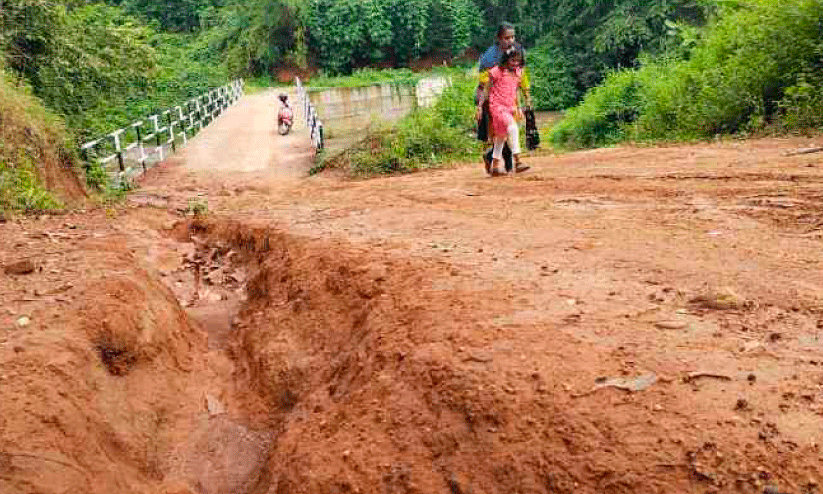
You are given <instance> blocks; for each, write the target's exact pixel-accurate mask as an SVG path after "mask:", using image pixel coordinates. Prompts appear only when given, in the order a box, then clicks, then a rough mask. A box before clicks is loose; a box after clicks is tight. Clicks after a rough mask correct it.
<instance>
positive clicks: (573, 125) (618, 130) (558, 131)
mask: <svg viewBox="0 0 823 494" xmlns="http://www.w3.org/2000/svg"><path fill="white" fill-rule="evenodd" d="M639 98H640V97H639V95H638V84H637V76H636V73H635V72H633V71H622V72H613V73H611V74H609V75H608V76H606V82H605V83H604V84H603V85H602V86H600V87H597V88H594V89H592V90H591V91H590V92H589V93H588V94H587V95H586V98H585V99H584V100H583V103H581V104H580V105H579V106H577V107H575V108H572V109H570V110H569V111H568V112H567V113H566V116H565V117H564V118H563V120H561V121H560V123H558V124H557V125H555V126H554V127H553V128H552V130H551V132H550V133H549V140H550V141H551V142H553V143H554V144H556V145H559V146H566V147H572V148H584V147H594V146H603V145H607V144H614V143H616V142H619V141H621V140H623V139H624V138H626V130H627V125H628V124H630V123H632V122H634V121H635V119H636V118H637V116H638V112H639V110H640V99H639Z"/></svg>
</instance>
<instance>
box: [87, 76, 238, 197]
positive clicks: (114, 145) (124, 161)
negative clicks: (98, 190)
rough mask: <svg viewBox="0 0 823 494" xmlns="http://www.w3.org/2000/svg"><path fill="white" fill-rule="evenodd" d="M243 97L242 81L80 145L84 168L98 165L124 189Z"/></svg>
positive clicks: (236, 81)
mask: <svg viewBox="0 0 823 494" xmlns="http://www.w3.org/2000/svg"><path fill="white" fill-rule="evenodd" d="M242 95H243V80H242V79H238V80H235V81H234V82H232V83H230V84H227V85H226V86H223V87H219V88H216V89H212V90H211V91H209V92H207V93H204V94H202V95H200V96H198V97H196V98H193V99H190V100H188V101H186V102H185V103H182V104H180V105H177V106H174V107H172V108H169V109H168V110H165V111H163V112H160V113H158V114H156V115H151V116H149V117H147V118H146V119H144V120H138V121H136V122H134V123H132V124H131V125H128V126H126V127H123V128H122V129H117V130H115V131H114V132H111V133H110V134H107V135H105V136H103V137H101V138H99V139H95V140H93V141H89V142H87V143H85V144H83V145H82V146H80V153H81V155H82V158H83V160H84V161H85V163H86V166H87V167H88V166H91V164H93V163H95V162H97V163H99V164H100V165H102V166H103V169H104V170H106V171H107V172H109V176H110V177H111V178H112V181H113V183H115V184H117V185H120V186H123V185H125V184H128V183H130V182H131V181H132V180H133V179H134V178H135V177H137V176H139V175H141V174H143V173H145V172H146V170H148V169H149V168H150V167H151V166H153V165H154V164H155V163H157V162H159V161H162V160H164V159H165V158H166V157H167V156H168V155H170V154H171V153H174V152H175V151H176V150H177V147H178V144H182V145H183V146H185V145H186V144H187V143H188V140H189V138H190V137H193V136H194V135H195V134H197V132H199V131H200V129H202V128H203V127H205V126H207V125H208V124H210V123H211V122H213V121H214V119H216V118H217V117H218V116H219V115H220V114H221V113H222V112H223V110H225V109H226V108H228V107H229V106H230V105H232V104H234V103H235V102H236V101H237V100H238V99H240V97H241V96H242Z"/></svg>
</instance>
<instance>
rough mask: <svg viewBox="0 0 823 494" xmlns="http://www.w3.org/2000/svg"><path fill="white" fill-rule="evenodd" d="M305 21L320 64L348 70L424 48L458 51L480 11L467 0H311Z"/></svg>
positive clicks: (395, 61)
mask: <svg viewBox="0 0 823 494" xmlns="http://www.w3.org/2000/svg"><path fill="white" fill-rule="evenodd" d="M307 23H308V26H307V27H308V32H309V39H310V40H311V45H312V47H313V49H314V50H315V51H316V53H317V55H318V57H319V61H320V64H321V65H322V66H323V67H324V68H326V69H327V70H329V71H331V72H333V73H341V72H342V73H348V72H350V71H351V70H352V69H353V68H354V67H358V66H362V65H367V64H374V63H381V62H387V63H389V64H390V65H394V66H397V65H403V64H405V63H407V62H408V61H410V60H411V59H413V58H414V57H417V56H420V55H422V54H424V53H431V52H438V51H440V52H448V53H450V54H452V55H456V54H459V53H462V52H463V51H464V50H465V49H466V48H468V47H469V43H470V41H471V37H472V34H473V33H474V32H476V31H477V30H478V29H479V28H480V17H479V15H478V13H477V9H476V7H475V5H474V4H473V3H472V1H471V0H311V1H310V5H309V8H308V13H307Z"/></svg>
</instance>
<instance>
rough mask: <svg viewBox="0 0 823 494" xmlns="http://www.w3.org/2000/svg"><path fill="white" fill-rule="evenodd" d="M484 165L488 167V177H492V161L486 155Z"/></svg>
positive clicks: (484, 155)
mask: <svg viewBox="0 0 823 494" xmlns="http://www.w3.org/2000/svg"><path fill="white" fill-rule="evenodd" d="M483 164H484V165H485V166H486V175H491V174H492V159H491V158H490V157H489V156H488V155H486V154H483Z"/></svg>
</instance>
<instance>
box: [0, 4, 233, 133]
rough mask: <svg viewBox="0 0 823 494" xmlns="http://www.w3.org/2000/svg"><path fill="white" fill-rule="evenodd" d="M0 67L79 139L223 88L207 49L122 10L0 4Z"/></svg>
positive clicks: (93, 6) (100, 6) (221, 72)
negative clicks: (0, 62) (1, 61)
mask: <svg viewBox="0 0 823 494" xmlns="http://www.w3.org/2000/svg"><path fill="white" fill-rule="evenodd" d="M0 35H2V36H0V44H1V45H2V51H3V52H4V53H5V54H6V65H7V67H8V68H9V69H11V71H12V73H14V74H16V75H17V77H18V78H19V79H20V80H21V81H24V82H25V83H26V84H28V85H30V86H31V88H32V90H33V92H34V94H35V95H36V96H38V97H39V98H41V99H42V100H43V102H44V103H45V104H46V106H48V107H49V108H50V109H52V110H53V111H55V112H56V113H58V114H60V115H62V116H63V117H64V118H65V119H66V123H67V124H68V126H69V127H70V128H71V129H73V130H75V131H76V132H77V133H78V134H79V137H80V138H86V137H91V136H94V135H98V134H100V133H103V132H109V131H111V130H112V129H113V128H116V127H117V126H120V125H124V124H127V123H129V122H130V121H132V120H134V119H136V118H138V117H141V116H144V115H145V114H146V113H148V112H149V111H152V110H154V109H157V108H163V107H165V106H167V105H172V104H176V103H178V102H179V101H181V100H182V99H184V98H187V97H190V96H193V95H194V94H196V93H199V92H201V91H203V90H205V89H206V88H208V87H214V86H217V85H221V84H223V83H225V81H226V79H227V72H226V70H225V69H224V68H223V65H222V64H221V63H220V61H219V60H217V59H215V58H214V54H210V53H209V52H208V50H207V45H204V44H203V43H202V42H201V43H199V44H198V43H196V42H194V41H193V40H194V38H191V37H190V36H189V37H186V36H184V35H172V34H162V33H158V32H156V31H155V30H153V29H152V28H150V27H148V26H147V25H146V24H144V23H143V22H141V21H140V20H139V19H137V18H135V17H132V16H130V15H127V14H125V13H124V11H123V9H122V8H119V7H113V6H108V5H105V4H80V5H71V4H60V3H53V2H46V1H40V0H8V1H6V2H4V11H3V16H2V25H0Z"/></svg>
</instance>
